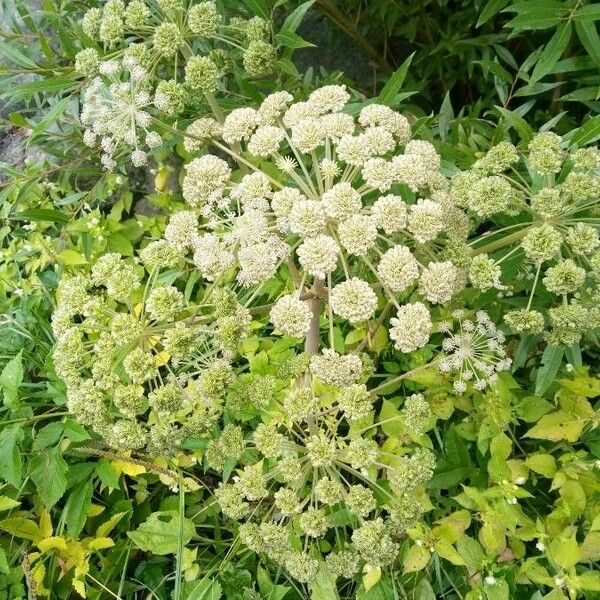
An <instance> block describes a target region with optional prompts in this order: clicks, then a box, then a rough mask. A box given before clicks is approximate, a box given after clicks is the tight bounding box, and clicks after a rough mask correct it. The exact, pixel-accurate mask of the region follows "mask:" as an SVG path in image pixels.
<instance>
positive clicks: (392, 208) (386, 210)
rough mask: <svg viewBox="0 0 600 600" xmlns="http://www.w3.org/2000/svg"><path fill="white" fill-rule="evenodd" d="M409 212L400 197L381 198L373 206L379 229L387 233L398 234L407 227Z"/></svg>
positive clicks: (390, 195) (391, 195)
mask: <svg viewBox="0 0 600 600" xmlns="http://www.w3.org/2000/svg"><path fill="white" fill-rule="evenodd" d="M407 215H408V210H407V207H406V203H405V202H404V200H402V198H401V197H400V196H394V195H393V194H388V195H387V196H380V197H379V198H378V199H377V200H376V201H375V204H373V217H374V218H375V222H376V223H377V227H379V228H380V229H383V231H385V233H387V234H390V233H396V232H397V231H401V230H402V229H404V228H405V227H406V222H407Z"/></svg>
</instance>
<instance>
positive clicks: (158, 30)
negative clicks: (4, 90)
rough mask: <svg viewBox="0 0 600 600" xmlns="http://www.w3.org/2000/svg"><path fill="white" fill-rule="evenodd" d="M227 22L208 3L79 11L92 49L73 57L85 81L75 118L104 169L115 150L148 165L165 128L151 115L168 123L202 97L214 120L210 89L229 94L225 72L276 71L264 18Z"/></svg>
mask: <svg viewBox="0 0 600 600" xmlns="http://www.w3.org/2000/svg"><path fill="white" fill-rule="evenodd" d="M225 21H226V20H225V18H224V16H223V15H222V14H221V13H220V12H219V10H218V8H217V5H216V3H215V2H213V1H212V0H205V1H202V2H199V3H190V2H188V1H187V0H186V1H185V2H184V1H183V0H160V1H158V2H144V1H143V0H131V1H130V2H129V3H127V4H125V3H124V2H122V1H121V0H108V1H107V2H106V3H105V4H104V5H103V6H102V8H91V9H90V10H89V11H88V12H87V13H86V14H85V15H84V17H83V21H82V27H83V30H84V32H85V34H86V35H87V36H89V38H91V39H92V40H95V41H96V42H97V43H98V48H93V47H91V48H86V49H84V50H82V51H81V52H79V53H78V54H77V57H76V61H75V69H76V71H78V72H79V73H81V74H82V75H84V76H85V77H86V78H87V79H88V83H87V85H86V87H85V88H84V91H83V101H82V111H81V121H82V123H83V124H84V126H85V127H86V132H85V135H84V142H85V143H86V144H87V145H88V146H91V147H95V146H98V147H99V148H100V149H101V151H102V163H103V166H104V167H105V168H106V169H108V170H114V169H116V167H117V164H118V161H117V159H118V157H119V155H126V156H127V157H128V158H129V159H130V160H131V163H132V164H133V165H134V166H136V167H140V166H142V165H145V164H146V162H147V152H148V150H153V149H155V148H157V147H158V146H160V145H161V144H162V142H163V140H162V137H161V136H164V134H165V132H168V131H169V129H168V128H167V129H164V128H163V130H162V132H161V133H159V132H158V131H157V128H156V126H155V125H154V124H153V123H154V120H155V118H156V117H160V119H162V120H165V119H166V120H173V119H174V118H176V117H177V116H179V115H180V114H181V113H182V112H183V111H184V109H185V107H186V106H192V107H195V108H196V109H197V108H198V107H199V106H200V105H201V104H202V102H201V101H200V98H204V99H205V100H206V102H207V103H208V105H209V106H210V108H211V110H212V112H213V113H214V115H215V116H216V117H217V118H220V116H221V109H220V108H219V105H218V103H217V101H216V99H215V94H219V93H222V92H226V91H227V89H228V84H227V77H228V76H230V75H232V74H233V73H234V72H237V73H238V74H239V73H242V72H243V73H245V74H247V75H249V76H251V77H259V76H264V75H267V74H271V73H273V72H274V71H275V70H276V67H277V53H276V50H275V47H274V46H273V45H272V44H271V43H270V41H269V40H270V35H271V34H270V26H269V23H267V22H266V21H264V20H263V19H261V18H260V17H252V18H251V19H242V18H238V17H233V18H232V19H230V20H229V23H227V24H226V22H225Z"/></svg>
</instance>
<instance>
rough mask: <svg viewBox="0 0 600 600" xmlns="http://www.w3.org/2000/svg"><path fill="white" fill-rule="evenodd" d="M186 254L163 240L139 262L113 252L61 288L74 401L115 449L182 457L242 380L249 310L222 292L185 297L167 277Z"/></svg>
mask: <svg viewBox="0 0 600 600" xmlns="http://www.w3.org/2000/svg"><path fill="white" fill-rule="evenodd" d="M178 258H179V257H178V256H177V254H176V253H174V252H173V251H172V249H171V248H169V247H168V246H167V245H165V244H164V243H162V242H154V243H151V244H150V245H148V246H147V247H146V248H145V249H144V250H142V251H141V253H140V256H139V261H135V260H133V259H124V258H122V257H121V256H119V255H118V254H115V253H109V254H105V255H104V256H102V257H101V258H100V259H99V260H98V261H97V262H96V263H95V264H94V266H93V268H92V270H91V274H90V276H89V277H88V276H83V275H76V276H73V277H69V278H64V279H63V280H62V281H61V283H60V286H59V289H58V304H57V308H56V311H55V313H54V315H53V330H54V334H55V336H56V339H57V343H56V347H55V350H54V363H55V366H56V370H57V373H58V374H59V376H60V377H61V378H62V379H63V380H64V381H65V383H66V385H67V407H68V409H69V411H70V412H71V413H72V414H73V415H74V416H75V417H76V418H77V420H78V421H80V422H81V423H82V424H84V425H87V426H90V427H91V428H92V429H93V430H94V431H95V432H97V433H98V434H99V435H100V436H101V437H102V438H103V439H104V440H106V442H107V443H108V444H109V445H110V446H112V447H114V448H116V449H120V450H137V451H145V452H147V453H148V454H150V455H151V456H163V457H169V456H174V455H175V454H177V452H178V451H179V447H180V445H181V442H182V441H183V440H184V439H185V438H187V437H196V438H197V437H203V436H206V435H208V434H209V432H210V431H211V428H212V427H213V426H214V424H215V422H217V421H218V420H219V418H220V415H221V412H222V406H221V405H222V401H223V398H224V394H225V391H226V388H227V386H228V385H229V384H230V383H231V382H232V381H233V380H234V379H235V373H234V371H233V369H232V366H231V359H232V358H233V356H234V355H235V349H236V347H237V345H238V343H239V341H240V340H241V339H243V337H244V336H245V335H246V334H247V333H248V331H249V324H250V320H251V317H250V313H249V312H248V310H247V309H245V308H243V307H242V306H241V305H239V304H238V303H237V301H236V299H235V298H234V297H233V296H232V294H231V293H229V292H226V291H223V290H215V289H212V290H210V291H209V292H207V297H205V298H199V299H198V301H196V300H193V299H190V298H188V297H186V295H185V294H184V293H182V292H181V291H180V289H179V288H178V287H177V286H176V285H173V284H172V283H170V282H171V281H172V277H169V276H166V277H164V278H163V277H161V270H164V269H165V268H170V267H174V266H175V265H176V263H177V261H178ZM172 272H173V271H172V270H171V273H172Z"/></svg>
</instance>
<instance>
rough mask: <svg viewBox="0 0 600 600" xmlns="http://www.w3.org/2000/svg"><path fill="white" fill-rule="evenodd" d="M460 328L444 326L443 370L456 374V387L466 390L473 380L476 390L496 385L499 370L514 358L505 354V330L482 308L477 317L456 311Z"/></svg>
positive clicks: (506, 367) (461, 391)
mask: <svg viewBox="0 0 600 600" xmlns="http://www.w3.org/2000/svg"><path fill="white" fill-rule="evenodd" d="M452 316H453V317H454V319H456V321H457V322H458V329H457V330H456V331H453V330H452V325H451V324H447V326H446V327H445V328H444V329H445V331H446V334H447V337H446V338H445V339H444V341H443V342H442V349H443V351H444V356H443V358H442V360H441V361H440V363H439V370H440V371H441V372H442V373H448V374H455V375H456V376H457V379H456V380H455V381H454V389H455V390H456V391H457V392H458V393H463V392H465V391H466V390H467V387H468V385H469V383H472V385H473V387H474V388H475V389H476V390H480V391H481V390H484V389H485V388H486V387H487V386H490V385H493V384H494V383H495V381H496V379H497V373H498V372H500V371H507V370H508V369H510V366H511V364H512V361H511V359H510V358H508V357H507V355H506V350H505V348H504V340H505V338H504V334H503V333H502V332H501V331H499V330H498V328H497V327H496V326H495V325H494V323H493V322H492V320H491V319H490V317H489V315H488V314H487V313H486V312H484V311H482V310H480V311H478V312H477V314H476V315H475V318H474V319H468V318H465V315H464V313H463V311H461V310H457V311H454V313H453V315H452Z"/></svg>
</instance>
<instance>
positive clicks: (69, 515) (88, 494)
mask: <svg viewBox="0 0 600 600" xmlns="http://www.w3.org/2000/svg"><path fill="white" fill-rule="evenodd" d="M92 491H93V485H92V480H91V479H88V480H86V481H83V482H82V483H80V484H79V485H78V486H77V487H76V488H75V489H74V490H73V491H72V492H71V493H70V494H69V498H68V500H67V504H66V505H65V510H64V517H65V523H66V524H67V531H68V532H69V535H70V536H71V537H72V538H73V539H77V537H78V536H79V534H80V533H81V530H82V529H83V526H84V525H85V521H86V519H87V516H88V513H89V512H90V507H91V506H92Z"/></svg>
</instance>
